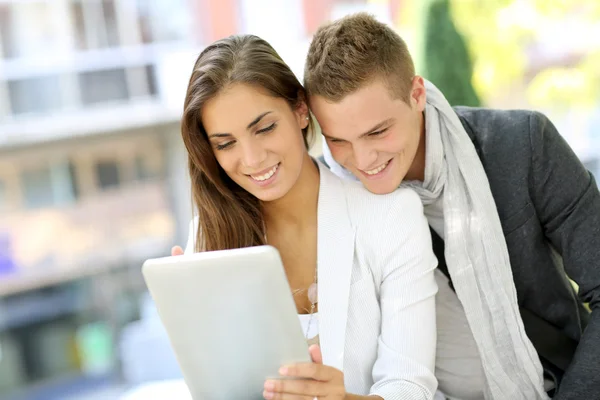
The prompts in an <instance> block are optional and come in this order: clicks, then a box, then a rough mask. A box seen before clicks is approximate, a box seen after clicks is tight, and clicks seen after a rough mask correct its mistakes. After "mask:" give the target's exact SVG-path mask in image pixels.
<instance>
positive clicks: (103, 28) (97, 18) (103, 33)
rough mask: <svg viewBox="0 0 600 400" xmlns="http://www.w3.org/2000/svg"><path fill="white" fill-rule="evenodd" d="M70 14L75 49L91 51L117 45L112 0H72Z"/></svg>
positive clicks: (115, 21)
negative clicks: (72, 23)
mask: <svg viewBox="0 0 600 400" xmlns="http://www.w3.org/2000/svg"><path fill="white" fill-rule="evenodd" d="M71 13H72V16H73V21H74V24H75V27H74V28H75V44H76V47H77V49H79V50H93V49H102V48H107V47H116V46H118V45H119V28H118V25H117V15H116V10H115V3H114V0H91V1H90V0H88V1H85V0H74V1H73V2H72V3H71Z"/></svg>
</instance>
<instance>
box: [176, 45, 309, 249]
mask: <svg viewBox="0 0 600 400" xmlns="http://www.w3.org/2000/svg"><path fill="white" fill-rule="evenodd" d="M234 83H245V84H249V85H254V86H257V87H261V88H263V89H264V90H266V91H267V92H268V93H270V94H271V95H273V96H274V97H279V98H283V99H285V100H286V101H287V102H288V103H289V105H290V107H291V108H292V109H295V108H296V107H298V106H299V104H300V103H301V102H302V101H304V100H305V99H306V95H305V91H304V88H303V87H302V85H301V84H300V82H299V81H298V79H297V78H296V76H295V75H294V73H293V72H292V70H291V69H290V68H289V67H288V66H287V64H286V63H285V62H284V61H283V60H282V59H281V57H280V56H279V55H278V54H277V52H276V51H275V50H274V49H273V48H272V47H271V45H269V44H268V43H267V42H266V41H264V40H262V39H260V38H259V37H257V36H253V35H240V36H230V37H228V38H225V39H221V40H218V41H216V42H214V43H213V44H211V45H210V46H208V47H207V48H206V49H204V51H202V53H200V56H198V59H197V60H196V64H195V65H194V70H193V72H192V76H191V78H190V82H189V85H188V89H187V94H186V97H185V103H184V110H183V119H182V123H181V135H182V137H183V142H184V144H185V147H186V148H187V151H188V166H189V170H190V178H191V183H192V197H193V201H194V205H195V207H196V209H197V212H198V217H199V225H198V232H197V233H196V246H195V250H196V251H211V250H224V249H234V248H240V247H249V246H257V245H261V244H265V239H264V237H265V235H264V234H265V232H264V223H263V215H262V211H261V205H260V201H259V200H258V199H257V198H256V197H254V196H253V195H251V194H250V193H248V192H247V191H245V190H244V189H243V188H241V187H240V186H239V185H238V184H236V183H235V182H234V181H233V180H232V179H231V178H229V176H227V174H226V173H225V171H224V170H223V169H222V168H221V166H220V165H219V163H218V162H217V160H216V158H215V156H214V153H213V149H212V147H211V145H210V142H209V141H208V137H207V135H206V131H205V130H204V126H203V125H202V119H201V110H202V107H203V105H204V104H205V103H206V102H207V101H208V100H210V99H212V98H213V97H214V96H216V95H217V94H218V93H219V92H220V91H221V90H223V89H224V88H226V87H228V86H229V85H231V84H234ZM232 112H235V111H234V110H232ZM309 122H311V121H310V120H309ZM310 126H311V124H310V123H309V127H308V128H306V129H304V130H303V131H302V134H303V136H304V143H305V145H306V146H307V148H308V143H309V142H310V138H309V134H310V133H309V132H311V129H310Z"/></svg>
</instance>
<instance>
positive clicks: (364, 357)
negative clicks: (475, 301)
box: [186, 164, 437, 400]
mask: <svg viewBox="0 0 600 400" xmlns="http://www.w3.org/2000/svg"><path fill="white" fill-rule="evenodd" d="M319 169H320V187H319V202H318V233H317V234H318V244H317V246H318V247H317V252H318V256H317V263H318V280H319V340H320V344H321V350H322V353H323V362H324V363H325V364H326V365H330V366H333V367H335V368H338V369H340V370H342V371H343V372H344V381H345V385H346V391H347V392H349V393H353V394H359V395H368V394H373V395H378V396H380V397H382V398H383V399H385V400H396V399H398V400H399V399H410V400H420V399H423V400H429V399H433V397H434V394H435V392H436V388H437V381H436V378H435V376H434V373H433V371H434V367H435V349H436V324H435V320H436V319H435V294H436V292H437V285H436V282H435V279H434V275H433V272H434V269H435V268H436V266H437V260H436V258H435V256H434V255H433V251H432V247H431V237H430V233H429V227H428V225H427V220H426V219H425V216H424V215H423V208H422V204H421V201H420V199H419V197H418V196H417V195H416V193H414V192H413V191H411V190H409V189H399V190H396V191H394V192H393V193H391V194H388V195H385V196H382V195H374V194H371V193H369V192H368V191H367V190H366V189H364V188H363V186H362V185H361V184H360V183H358V182H348V181H344V180H342V179H340V178H339V177H337V176H335V175H334V174H333V173H332V172H331V171H330V170H329V169H327V168H326V167H325V166H323V165H321V164H319ZM194 222H195V224H194V225H195V226H193V227H191V229H190V238H189V240H188V245H187V247H186V253H191V252H193V249H194V242H195V236H196V235H195V233H196V229H197V218H196V219H195V221H194Z"/></svg>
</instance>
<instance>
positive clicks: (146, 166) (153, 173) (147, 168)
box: [135, 155, 160, 181]
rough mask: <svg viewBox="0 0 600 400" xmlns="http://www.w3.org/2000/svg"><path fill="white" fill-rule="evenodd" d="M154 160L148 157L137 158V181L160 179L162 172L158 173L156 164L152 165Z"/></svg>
mask: <svg viewBox="0 0 600 400" xmlns="http://www.w3.org/2000/svg"><path fill="white" fill-rule="evenodd" d="M151 161H152V160H150V159H149V158H148V156H146V155H143V156H142V155H138V156H137V157H136V158H135V179H136V180H138V181H146V180H152V179H155V178H158V176H159V175H160V171H158V169H157V166H156V165H155V164H156V163H152V162H151Z"/></svg>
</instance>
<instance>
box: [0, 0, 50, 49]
mask: <svg viewBox="0 0 600 400" xmlns="http://www.w3.org/2000/svg"><path fill="white" fill-rule="evenodd" d="M50 7H51V2H45V1H36V2H33V1H30V2H13V3H12V4H11V3H9V4H7V5H0V37H1V38H2V47H3V53H4V57H5V58H15V57H26V56H36V57H39V56H44V55H48V56H51V55H52V54H53V53H54V52H55V49H56V47H57V44H58V40H59V35H58V29H57V27H58V26H57V25H56V24H55V21H54V20H53V19H52V18H50V16H52V15H53V14H52V12H50Z"/></svg>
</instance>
